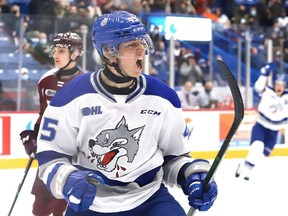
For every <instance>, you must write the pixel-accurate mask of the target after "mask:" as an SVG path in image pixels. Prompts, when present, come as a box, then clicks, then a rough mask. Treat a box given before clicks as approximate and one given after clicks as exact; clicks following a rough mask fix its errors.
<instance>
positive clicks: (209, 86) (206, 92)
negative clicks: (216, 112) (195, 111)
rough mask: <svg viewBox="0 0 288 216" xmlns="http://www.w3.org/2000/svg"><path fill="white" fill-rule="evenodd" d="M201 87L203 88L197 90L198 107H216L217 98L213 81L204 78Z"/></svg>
mask: <svg viewBox="0 0 288 216" xmlns="http://www.w3.org/2000/svg"><path fill="white" fill-rule="evenodd" d="M203 87H204V88H203V89H202V90H200V91H199V105H200V108H212V109H213V108H217V107H218V102H219V98H218V92H217V91H216V90H215V88H214V84H213V82H212V81H211V80H206V81H205V82H204V84H203Z"/></svg>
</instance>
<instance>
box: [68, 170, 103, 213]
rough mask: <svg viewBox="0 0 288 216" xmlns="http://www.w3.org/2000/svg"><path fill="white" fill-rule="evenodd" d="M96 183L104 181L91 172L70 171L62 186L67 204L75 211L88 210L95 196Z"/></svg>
mask: <svg viewBox="0 0 288 216" xmlns="http://www.w3.org/2000/svg"><path fill="white" fill-rule="evenodd" d="M98 183H101V184H104V181H103V179H102V178H101V177H100V176H99V175H97V174H95V173H93V172H90V171H75V172H72V173H71V174H70V175H69V176H68V177H67V179H66V182H65V185H64V188H63V195H64V198H65V200H66V201H67V203H68V205H69V206H70V207H71V208H72V209H73V210H74V211H76V212H79V211H86V210H88V209H89V206H90V205H91V204H92V203H93V200H94V198H95V196H96V192H97V186H96V184H98Z"/></svg>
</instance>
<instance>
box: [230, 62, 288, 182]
mask: <svg viewBox="0 0 288 216" xmlns="http://www.w3.org/2000/svg"><path fill="white" fill-rule="evenodd" d="M260 72H261V75H260V76H259V78H258V79H257V81H256V82H255V91H257V92H258V93H259V94H260V97H261V99H260V102H259V104H258V109H257V110H258V114H257V119H256V123H255V125H254V126H253V128H252V132H251V140H250V147H249V152H248V155H247V156H246V158H245V160H244V161H242V162H240V163H239V165H238V167H237V170H236V177H239V176H240V175H242V176H243V177H244V179H245V180H249V179H250V177H251V176H250V175H251V172H252V170H253V168H254V167H255V165H256V164H257V163H259V162H260V161H261V160H262V159H263V158H264V157H265V156H266V157H268V156H269V155H270V153H271V152H272V150H273V149H274V146H275V144H276V141H277V135H278V132H279V130H280V129H282V128H283V127H284V126H285V124H287V120H288V92H287V90H286V87H287V77H286V75H285V74H279V73H278V74H277V73H275V64H274V63H271V64H268V65H265V66H264V67H262V68H261V70H260ZM269 77H272V86H271V84H269Z"/></svg>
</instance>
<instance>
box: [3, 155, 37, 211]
mask: <svg viewBox="0 0 288 216" xmlns="http://www.w3.org/2000/svg"><path fill="white" fill-rule="evenodd" d="M34 158H35V153H32V154H31V155H30V158H29V161H28V163H27V165H26V168H25V172H24V177H23V179H22V181H21V183H20V184H19V186H18V189H17V192H16V196H15V198H14V200H13V203H12V206H11V208H10V211H9V213H8V216H10V215H11V213H12V211H13V208H14V205H15V203H16V201H17V199H18V196H19V194H20V191H21V189H22V186H23V184H24V181H25V179H26V176H27V174H28V172H29V170H30V167H31V165H32V162H33V160H34Z"/></svg>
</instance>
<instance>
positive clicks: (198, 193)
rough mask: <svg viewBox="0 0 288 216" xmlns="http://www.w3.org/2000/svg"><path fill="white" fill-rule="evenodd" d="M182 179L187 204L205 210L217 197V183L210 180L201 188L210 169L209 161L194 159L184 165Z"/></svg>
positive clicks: (181, 183)
mask: <svg viewBox="0 0 288 216" xmlns="http://www.w3.org/2000/svg"><path fill="white" fill-rule="evenodd" d="M184 166H185V167H184V170H183V171H184V180H182V181H180V182H179V183H180V185H181V187H182V189H183V192H184V193H185V194H186V195H188V200H189V205H190V206H192V207H193V208H194V209H198V210H199V211H207V210H208V209H209V208H210V207H211V206H212V205H213V203H214V201H215V199H216V198H217V193H218V189H217V185H216V183H215V181H214V180H212V181H211V182H210V183H209V184H208V185H207V187H205V188H203V185H202V184H203V181H204V179H205V178H206V175H207V172H208V171H209V169H210V165H209V162H208V161H206V160H203V159H196V160H194V161H193V162H191V163H190V164H188V165H187V164H186V165H184Z"/></svg>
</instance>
